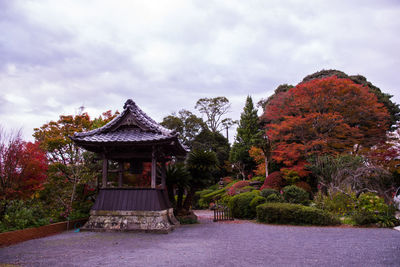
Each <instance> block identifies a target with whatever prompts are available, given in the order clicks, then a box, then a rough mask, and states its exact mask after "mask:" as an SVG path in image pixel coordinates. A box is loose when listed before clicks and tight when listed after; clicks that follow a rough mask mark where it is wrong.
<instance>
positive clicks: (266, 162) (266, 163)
mask: <svg viewBox="0 0 400 267" xmlns="http://www.w3.org/2000/svg"><path fill="white" fill-rule="evenodd" d="M268 175H269V173H268V157H267V156H265V179H267V177H268Z"/></svg>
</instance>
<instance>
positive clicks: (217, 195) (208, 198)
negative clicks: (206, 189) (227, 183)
mask: <svg viewBox="0 0 400 267" xmlns="http://www.w3.org/2000/svg"><path fill="white" fill-rule="evenodd" d="M225 191H226V189H225V188H221V189H219V190H215V191H213V192H210V193H208V194H205V195H203V196H202V198H203V199H204V200H205V201H211V200H214V199H219V198H220V197H221V196H222V195H223V194H225Z"/></svg>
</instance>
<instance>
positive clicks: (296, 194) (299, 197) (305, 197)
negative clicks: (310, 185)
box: [282, 185, 310, 204]
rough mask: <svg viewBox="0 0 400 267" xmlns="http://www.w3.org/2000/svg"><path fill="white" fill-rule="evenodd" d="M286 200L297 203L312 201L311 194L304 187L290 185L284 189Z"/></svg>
mask: <svg viewBox="0 0 400 267" xmlns="http://www.w3.org/2000/svg"><path fill="white" fill-rule="evenodd" d="M282 191H283V197H284V199H285V201H287V202H289V203H296V204H308V203H309V202H310V198H309V197H310V196H309V194H308V193H307V192H306V191H304V190H303V189H301V188H299V187H297V186H295V185H289V186H286V187H284V188H283V189H282Z"/></svg>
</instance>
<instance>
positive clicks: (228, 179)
mask: <svg viewBox="0 0 400 267" xmlns="http://www.w3.org/2000/svg"><path fill="white" fill-rule="evenodd" d="M222 181H223V182H224V185H226V184H229V183H232V182H233V179H232V177H230V176H226V177H224V178H222Z"/></svg>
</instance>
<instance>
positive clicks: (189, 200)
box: [183, 187, 196, 211]
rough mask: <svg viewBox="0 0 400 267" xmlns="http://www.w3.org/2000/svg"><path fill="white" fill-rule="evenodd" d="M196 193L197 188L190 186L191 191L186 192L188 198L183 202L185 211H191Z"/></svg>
mask: <svg viewBox="0 0 400 267" xmlns="http://www.w3.org/2000/svg"><path fill="white" fill-rule="evenodd" d="M195 193H196V189H195V188H193V187H192V188H190V189H189V191H188V192H187V194H186V199H185V202H184V203H183V209H184V210H185V211H189V210H190V207H191V206H192V202H193V196H194V194H195Z"/></svg>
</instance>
